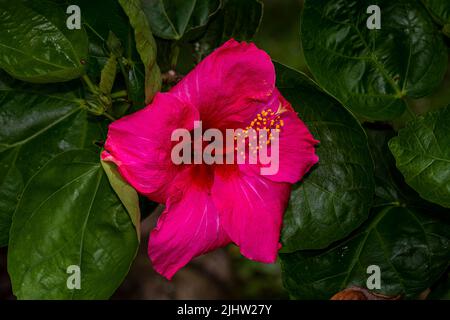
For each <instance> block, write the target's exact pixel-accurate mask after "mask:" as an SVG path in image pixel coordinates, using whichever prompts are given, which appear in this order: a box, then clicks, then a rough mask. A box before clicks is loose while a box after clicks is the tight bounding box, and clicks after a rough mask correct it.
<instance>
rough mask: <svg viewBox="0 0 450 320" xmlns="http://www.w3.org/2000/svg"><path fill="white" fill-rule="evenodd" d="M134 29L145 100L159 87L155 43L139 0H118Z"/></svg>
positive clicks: (148, 101)
mask: <svg viewBox="0 0 450 320" xmlns="http://www.w3.org/2000/svg"><path fill="white" fill-rule="evenodd" d="M119 3H120V5H121V6H122V8H123V10H124V11H125V13H126V14H127V16H128V18H129V19H130V24H131V26H132V27H133V29H134V37H135V40H136V49H137V51H138V52H139V55H140V57H141V60H142V62H143V63H144V67H145V102H146V103H150V102H151V100H152V99H153V96H154V95H155V94H156V92H158V91H159V90H160V89H161V72H160V70H159V67H158V65H157V64H156V43H155V39H154V38H153V35H152V32H151V31H150V27H149V25H148V22H147V19H146V17H145V14H144V13H143V11H142V8H141V3H140V0H119Z"/></svg>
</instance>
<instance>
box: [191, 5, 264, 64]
mask: <svg viewBox="0 0 450 320" xmlns="http://www.w3.org/2000/svg"><path fill="white" fill-rule="evenodd" d="M262 16H263V3H262V2H261V1H259V0H224V1H223V9H222V10H220V12H219V13H218V14H217V15H215V16H214V17H213V19H211V22H210V23H209V24H208V26H207V30H206V32H205V34H204V35H203V36H202V38H201V39H199V41H198V42H197V45H196V46H197V47H196V51H197V55H198V60H201V59H202V58H203V57H204V56H205V55H207V54H209V53H210V52H211V51H212V50H213V49H215V48H217V47H218V46H220V45H221V44H222V43H223V42H225V41H226V40H228V39H230V38H234V39H235V40H238V41H244V40H251V39H252V38H253V37H254V36H255V34H256V32H257V31H258V28H259V25H260V24H261V20H262Z"/></svg>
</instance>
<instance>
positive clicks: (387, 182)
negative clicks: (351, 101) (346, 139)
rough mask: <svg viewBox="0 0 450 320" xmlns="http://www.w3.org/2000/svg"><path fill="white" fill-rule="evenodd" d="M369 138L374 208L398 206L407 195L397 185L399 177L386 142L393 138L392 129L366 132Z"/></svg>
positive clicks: (402, 188) (402, 187)
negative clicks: (373, 183)
mask: <svg viewBox="0 0 450 320" xmlns="http://www.w3.org/2000/svg"><path fill="white" fill-rule="evenodd" d="M366 133H367V136H368V138H369V147H370V153H371V155H372V159H373V163H374V168H375V172H374V177H375V203H374V205H375V206H377V207H378V206H386V205H394V204H396V205H400V203H404V201H405V200H406V199H408V198H409V195H406V194H405V193H406V190H405V185H403V184H402V185H401V186H400V185H399V183H398V180H399V178H400V177H401V174H399V172H398V170H396V167H395V159H394V157H393V156H392V154H391V152H390V151H389V148H388V141H389V139H390V138H392V137H393V136H395V132H394V130H392V129H372V130H366ZM398 175H400V177H399V176H398Z"/></svg>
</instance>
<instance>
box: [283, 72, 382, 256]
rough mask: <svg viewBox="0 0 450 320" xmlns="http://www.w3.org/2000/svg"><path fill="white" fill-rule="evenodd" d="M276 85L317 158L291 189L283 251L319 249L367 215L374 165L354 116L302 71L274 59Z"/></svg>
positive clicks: (370, 200)
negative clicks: (309, 138) (311, 140)
mask: <svg viewBox="0 0 450 320" xmlns="http://www.w3.org/2000/svg"><path fill="white" fill-rule="evenodd" d="M276 71H277V87H278V88H279V89H280V91H281V93H282V94H283V96H284V97H285V98H286V99H287V100H288V101H289V102H290V103H291V104H292V106H293V107H294V109H295V111H296V112H298V114H299V117H300V119H302V120H303V121H304V122H305V124H306V125H307V127H308V128H309V130H310V131H311V133H312V134H313V136H314V137H315V138H316V139H318V140H319V141H320V144H319V145H318V146H317V147H316V152H317V154H318V156H319V163H318V164H317V165H316V166H315V167H314V168H313V169H311V171H310V173H309V174H308V175H307V176H306V177H304V179H303V180H302V181H300V182H299V183H297V184H296V185H295V186H294V187H293V190H292V194H291V200H290V204H289V207H288V209H287V212H286V213H285V217H284V223H283V225H284V228H283V230H282V236H281V239H282V243H283V249H282V250H283V251H284V252H292V251H296V250H299V249H319V248H324V247H326V246H328V245H329V244H330V243H332V242H334V241H336V240H339V239H342V238H343V237H345V236H347V235H348V234H349V233H350V232H351V231H353V230H354V229H355V228H357V227H358V226H359V225H360V224H361V223H362V222H363V221H364V220H366V219H367V216H368V214H369V208H370V205H371V202H372V197H373V193H374V182H373V164H372V159H371V157H370V154H369V149H368V147H367V138H366V135H365V133H364V131H363V129H362V128H361V126H360V125H359V123H358V121H357V120H356V119H355V118H354V117H353V116H352V115H351V114H350V113H349V112H348V111H347V110H346V109H345V108H343V107H342V106H341V105H340V104H339V103H338V102H337V101H336V100H334V99H333V98H331V97H330V96H328V95H327V94H325V93H324V92H322V91H321V90H320V89H319V88H318V87H317V86H316V85H315V84H314V83H313V82H312V81H311V80H309V79H308V78H307V77H306V76H305V75H303V74H301V73H298V72H296V71H294V70H292V69H288V68H286V67H284V66H282V65H280V64H276Z"/></svg>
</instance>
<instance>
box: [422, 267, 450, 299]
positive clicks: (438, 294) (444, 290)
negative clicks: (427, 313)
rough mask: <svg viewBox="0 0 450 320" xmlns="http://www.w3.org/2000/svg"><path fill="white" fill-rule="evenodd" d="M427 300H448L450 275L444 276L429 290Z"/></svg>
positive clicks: (449, 296)
mask: <svg viewBox="0 0 450 320" xmlns="http://www.w3.org/2000/svg"><path fill="white" fill-rule="evenodd" d="M427 299H428V300H450V273H448V272H447V274H444V276H443V277H442V278H441V279H440V281H438V283H437V284H435V285H434V286H433V287H432V288H431V292H430V294H429V295H428V297H427Z"/></svg>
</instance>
